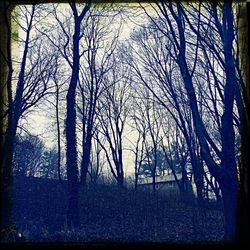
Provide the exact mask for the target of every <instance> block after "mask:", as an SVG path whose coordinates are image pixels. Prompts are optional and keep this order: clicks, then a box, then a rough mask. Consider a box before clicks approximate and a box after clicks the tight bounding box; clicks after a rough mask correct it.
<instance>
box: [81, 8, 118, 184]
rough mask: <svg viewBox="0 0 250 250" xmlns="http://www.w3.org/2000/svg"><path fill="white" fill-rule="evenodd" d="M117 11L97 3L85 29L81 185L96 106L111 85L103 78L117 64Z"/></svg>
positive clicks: (82, 83) (90, 142)
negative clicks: (115, 24) (114, 57)
mask: <svg viewBox="0 0 250 250" xmlns="http://www.w3.org/2000/svg"><path fill="white" fill-rule="evenodd" d="M117 18H118V17H117V12H116V11H114V10H113V11H112V13H111V11H110V6H108V7H107V6H103V7H100V6H99V7H95V8H93V9H92V10H91V11H89V14H88V26H87V27H86V28H85V30H84V33H83V40H84V41H83V43H82V44H81V46H83V47H85V48H86V50H85V51H84V53H83V56H82V58H81V65H80V81H79V85H78V87H79V88H78V93H79V95H80V100H79V101H78V102H77V111H78V114H79V118H80V119H81V123H82V125H81V131H82V132H81V133H82V160H81V170H80V171H81V177H80V178H81V185H82V186H85V185H86V178H87V173H88V167H89V164H90V156H91V144H92V138H93V133H94V130H95V129H94V127H95V119H96V106H97V103H98V99H99V98H100V96H101V95H102V93H103V91H104V90H105V88H107V86H105V84H103V81H104V79H105V77H106V75H107V74H108V72H109V71H110V69H111V68H112V67H113V64H114V61H112V60H111V59H112V54H113V53H114V50H115V48H116V44H117V41H118V36H119V31H120V27H119V25H118V28H117V30H111V26H110V25H111V24H112V23H113V22H114V20H116V21H117Z"/></svg>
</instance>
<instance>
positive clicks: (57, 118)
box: [56, 84, 62, 181]
mask: <svg viewBox="0 0 250 250" xmlns="http://www.w3.org/2000/svg"><path fill="white" fill-rule="evenodd" d="M56 128H57V151H58V152H57V175H58V179H59V181H61V180H62V178H61V133H60V121H59V86H58V84H56Z"/></svg>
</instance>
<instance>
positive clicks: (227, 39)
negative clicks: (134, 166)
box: [156, 1, 238, 239]
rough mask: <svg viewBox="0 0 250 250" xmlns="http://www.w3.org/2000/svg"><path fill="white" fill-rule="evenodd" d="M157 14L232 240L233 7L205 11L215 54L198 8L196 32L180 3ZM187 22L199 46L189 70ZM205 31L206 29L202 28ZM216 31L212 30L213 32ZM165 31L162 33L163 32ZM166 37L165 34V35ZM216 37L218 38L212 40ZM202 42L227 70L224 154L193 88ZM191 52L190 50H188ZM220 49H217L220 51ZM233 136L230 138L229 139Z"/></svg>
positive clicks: (234, 193) (163, 6) (234, 176)
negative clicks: (218, 44) (217, 187)
mask: <svg viewBox="0 0 250 250" xmlns="http://www.w3.org/2000/svg"><path fill="white" fill-rule="evenodd" d="M156 5H157V10H159V12H158V14H159V16H160V18H161V20H164V22H165V24H166V25H167V27H168V32H169V33H168V34H169V35H170V36H171V41H172V46H173V47H174V51H175V54H176V57H175V58H176V63H177V65H178V66H179V69H180V72H181V76H182V79H183V83H184V86H185V89H186V93H187V95H188V99H189V105H190V108H191V111H192V119H193V123H194V127H195V132H196V135H197V137H198V140H199V144H200V149H201V155H202V158H203V159H204V161H205V162H206V164H207V166H208V168H209V171H210V173H211V174H212V175H213V176H214V177H215V178H216V180H218V182H219V184H220V188H221V190H222V195H223V202H224V211H225V238H226V239H232V238H233V237H235V233H236V205H237V189H238V180H237V165H236V160H235V131H234V125H233V106H234V105H233V104H234V96H235V86H236V84H237V79H236V73H235V66H234V57H233V40H234V31H233V30H234V24H233V19H234V17H233V11H232V3H231V2H230V1H229V2H228V1H227V2H224V3H222V4H211V5H210V6H211V7H210V8H205V10H207V13H212V15H211V16H212V21H213V22H214V24H215V25H211V22H210V24H209V25H210V27H211V29H210V30H209V31H210V32H211V34H215V33H214V32H217V33H219V37H218V36H216V39H220V41H221V42H222V45H223V46H222V48H221V47H219V48H220V49H222V50H221V52H220V50H219V51H218V50H216V47H215V44H214V42H212V43H211V41H212V40H211V39H210V38H211V35H210V36H209V38H208V36H206V35H204V33H203V32H201V31H200V25H202V24H201V21H200V20H201V18H200V13H201V9H200V7H199V10H198V12H197V13H198V16H197V17H196V19H195V22H196V23H198V25H197V26H196V27H197V28H195V29H193V28H192V25H191V18H190V15H189V14H188V12H187V11H185V9H184V8H183V5H182V4H181V3H180V2H177V3H176V4H173V3H172V2H170V3H167V2H165V1H162V2H160V3H156ZM218 9H220V10H219V11H220V13H221V19H220V18H219V16H218ZM185 22H188V24H189V26H190V28H191V30H192V31H193V32H195V34H196V36H197V43H196V44H195V45H194V46H193V48H195V50H194V51H195V59H194V61H193V65H192V66H190V62H189V59H188V56H187V54H188V47H187V36H188V34H187V31H186V30H187V29H185V28H186V27H184V25H185ZM202 27H203V28H205V25H203V26H202ZM212 29H213V30H212ZM161 31H162V30H161ZM162 33H163V34H164V35H166V30H164V31H163V32H162ZM212 37H215V36H212ZM199 42H203V43H205V45H206V46H207V47H208V48H210V49H211V50H213V52H215V51H216V52H215V53H216V56H217V60H218V61H219V62H220V63H221V64H222V65H223V66H224V70H225V76H226V77H225V82H224V87H223V92H224V105H223V114H222V116H221V146H222V148H221V151H220V150H218V149H217V147H216V146H215V144H214V142H213V140H212V139H211V137H210V136H209V134H208V132H207V129H206V125H205V123H204V121H203V120H202V117H201V115H200V112H199V108H198V101H197V95H196V91H195V87H194V72H195V71H196V63H197V55H198V51H199V49H198V47H199ZM189 49H190V47H189ZM217 49H218V48H217ZM225 62H226V63H225ZM228 135H230V136H228ZM210 147H212V148H213V149H214V150H215V151H216V153H217V155H218V156H219V157H220V159H221V164H220V165H219V164H218V163H217V161H216V160H215V158H214V157H213V155H212V154H211V149H210Z"/></svg>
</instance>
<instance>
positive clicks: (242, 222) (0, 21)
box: [0, 0, 250, 249]
mask: <svg viewBox="0 0 250 250" xmlns="http://www.w3.org/2000/svg"><path fill="white" fill-rule="evenodd" d="M183 1H185V0H183ZM193 1H199V0H193ZM211 1H213V0H211ZM225 1H226V0H225ZM235 1H236V2H237V0H235ZM240 1H241V2H247V3H246V8H242V9H241V13H240V16H239V17H240V19H241V20H240V26H241V29H240V30H239V36H240V37H241V42H240V54H241V61H242V63H243V64H244V68H245V71H246V72H245V79H244V80H245V84H246V86H245V88H246V93H245V96H244V97H243V98H244V102H245V110H244V112H245V116H246V121H245V124H243V128H242V132H241V133H242V137H241V138H242V140H241V150H242V159H241V162H242V165H241V166H240V167H241V168H242V169H243V174H242V176H240V194H239V209H238V218H237V219H238V225H237V226H238V235H237V238H236V241H234V242H230V243H228V242H227V243H225V242H222V243H221V244H213V243H209V242H204V243H196V244H185V245H184V244H169V243H146V242H145V243H129V242H128V243H118V242H112V241H105V242H93V243H87V244H86V243H85V244H84V243H77V244H75V243H73V242H72V243H66V244H65V243H63V244H58V243H56V244H55V243H53V242H51V243H39V244H38V243H20V244H18V243H13V244H4V246H5V247H6V246H13V247H18V246H25V247H29V246H31V247H32V246H36V247H38V246H39V247H40V246H45V247H47V246H49V245H50V246H52V247H55V246H60V247H65V246H83V247H85V246H88V247H111V248H112V247H119V246H124V247H131V246H135V247H143V249H145V248H148V247H149V248H151V247H153V248H155V247H164V248H165V247H166V248H167V247H168V246H169V247H171V248H179V247H185V248H186V247H190V248H192V249H194V248H196V247H197V248H200V247H202V248H203V247H219V248H220V247H228V246H235V247H237V246H239V245H240V246H243V245H248V244H247V243H248V242H249V239H248V235H249V214H248V213H249V212H248V211H249V180H248V177H249V165H250V161H249V156H250V152H249V148H248V147H249V141H250V138H249V127H250V126H249V125H250V124H249V123H250V121H249V119H250V118H249V100H250V97H249V96H250V91H249V55H248V54H249V46H248V34H249V31H248V29H249V20H250V17H249V14H250V1H249V0H247V1H242V0H240ZM4 2H6V3H11V8H10V9H11V10H12V9H13V8H14V7H15V6H16V5H19V4H33V3H35V4H38V3H45V4H46V3H53V2H57V3H65V2H67V1H65V0H62V1H60V0H38V1H35V0H23V1H22V0H16V1H5V0H4V1H3V2H2V1H1V2H0V47H1V49H2V50H3V51H4V53H5V54H6V48H7V46H8V45H7V44H6V33H5V31H6V23H4ZM79 2H84V1H81V0H79ZM93 2H95V3H104V2H105V3H107V2H112V3H136V2H150V0H140V1H136V0H123V1H122V0H93ZM10 13H11V11H9V12H8V13H7V17H8V21H10ZM7 49H8V48H7ZM1 57H2V56H1ZM0 59H1V60H0V88H2V87H3V86H4V83H3V82H4V80H5V79H6V76H7V74H8V67H7V65H6V64H5V63H4V61H3V60H2V58H0ZM0 98H3V99H5V98H6V95H4V94H0ZM2 112H3V102H2V100H0V117H1V116H2ZM2 132H3V120H2V119H0V176H1V175H2V169H3V166H2V161H1V159H2V157H1V156H2V154H3V146H2V140H3V138H2V135H3V133H2ZM1 180H2V178H1ZM11 181H12V180H10V182H9V183H10V185H11ZM2 184H3V183H2V182H1V183H0V189H1V190H2V187H3V185H2ZM10 188H11V187H10ZM4 198H5V197H4V194H3V193H2V192H1V201H3V200H4ZM0 205H1V207H0V209H2V204H0ZM0 243H1V245H2V244H3V243H2V241H1V238H0Z"/></svg>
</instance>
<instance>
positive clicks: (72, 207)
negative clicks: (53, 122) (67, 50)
mask: <svg viewBox="0 0 250 250" xmlns="http://www.w3.org/2000/svg"><path fill="white" fill-rule="evenodd" d="M79 36H80V22H79V20H78V18H75V30H74V35H73V68H72V74H71V80H70V85H69V89H68V93H67V97H66V101H67V116H66V122H65V125H66V127H65V130H66V165H67V178H68V212H67V226H68V227H69V228H75V227H78V226H79V207H78V167H77V150H76V146H77V142H76V110H75V92H76V86H77V81H78V75H79V62H80V58H79Z"/></svg>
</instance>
